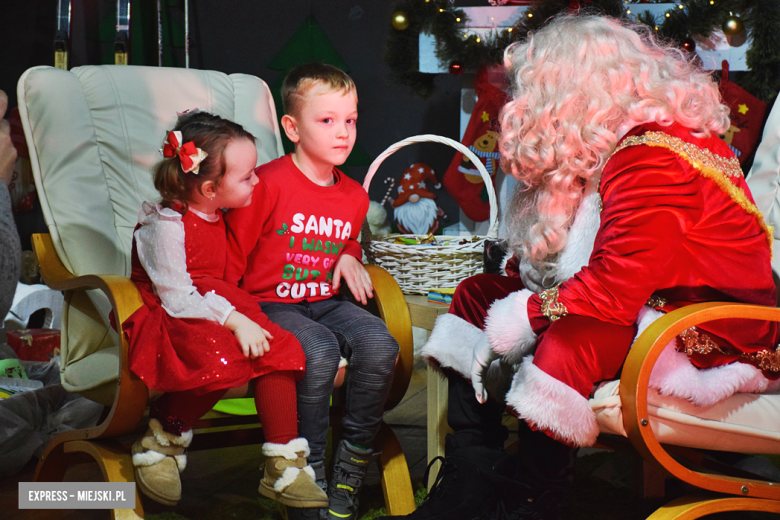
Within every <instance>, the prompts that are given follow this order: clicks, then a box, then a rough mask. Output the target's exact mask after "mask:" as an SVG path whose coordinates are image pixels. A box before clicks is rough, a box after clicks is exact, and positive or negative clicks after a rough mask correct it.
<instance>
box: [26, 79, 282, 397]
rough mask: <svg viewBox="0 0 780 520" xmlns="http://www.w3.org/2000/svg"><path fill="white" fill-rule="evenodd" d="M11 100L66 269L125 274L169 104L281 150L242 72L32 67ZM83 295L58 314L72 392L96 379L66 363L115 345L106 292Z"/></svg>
mask: <svg viewBox="0 0 780 520" xmlns="http://www.w3.org/2000/svg"><path fill="white" fill-rule="evenodd" d="M18 99H19V111H20V115H21V118H22V124H23V127H24V131H25V137H26V139H27V143H28V147H29V149H30V156H31V163H32V170H33V175H34V178H35V184H36V188H37V191H38V196H39V199H40V202H41V206H42V209H43V215H44V218H45V220H46V224H47V226H48V229H49V232H50V234H51V236H52V239H53V242H54V246H55V249H56V251H57V253H58V255H59V257H60V259H61V260H62V262H63V264H64V265H65V266H66V267H67V268H68V269H69V270H70V271H71V272H72V273H73V274H75V275H85V274H113V275H123V276H129V274H130V249H131V244H132V231H133V228H134V227H135V225H136V222H137V218H138V211H139V209H140V207H141V203H142V202H143V201H144V200H156V199H157V198H158V196H157V192H156V191H155V189H154V186H153V184H152V175H151V169H152V166H153V165H154V164H155V163H156V162H157V161H158V160H160V158H161V156H160V153H159V151H158V150H159V149H160V148H161V146H162V142H163V140H164V136H165V131H166V130H170V129H171V128H173V126H174V125H175V123H176V119H177V115H176V113H177V112H183V111H184V110H187V109H192V108H199V109H201V110H206V111H209V112H213V113H216V114H218V115H220V116H223V117H226V118H228V119H232V120H234V121H236V122H238V123H240V124H241V125H243V126H244V127H245V128H247V130H249V131H250V132H252V133H253V134H254V135H255V136H256V137H257V147H258V161H259V163H260V164H262V163H265V162H268V161H270V160H272V159H274V158H276V157H278V156H280V155H281V154H282V153H283V152H282V145H281V138H280V134H279V128H278V124H277V119H276V110H275V108H274V103H273V98H272V97H271V93H270V91H269V89H268V86H267V85H266V84H265V83H264V82H263V81H262V80H260V79H258V78H256V77H254V76H249V75H245V74H231V75H226V74H223V73H219V72H213V71H202V70H193V69H174V68H156V67H133V66H113V65H107V66H86V67H78V68H75V69H73V70H71V71H64V70H60V69H56V68H52V67H35V68H32V69H30V70H28V71H27V72H25V73H24V75H23V76H22V77H21V78H20V80H19V84H18ZM88 299H89V301H90V302H91V304H92V306H94V308H88V307H89V305H87V307H85V301H82V300H83V298H82V300H80V301H79V303H78V305H76V304H75V303H76V302H75V301H69V300H67V299H66V305H65V309H64V313H63V352H62V354H63V384H64V385H65V386H66V387H68V389H69V390H73V391H80V390H82V389H84V388H89V387H91V386H94V385H95V384H99V383H100V381H94V380H88V379H94V378H92V377H91V376H90V377H86V373H85V372H84V370H83V369H82V370H79V371H75V370H74V372H73V374H71V375H72V376H73V377H70V378H69V377H68V370H69V367H70V366H71V365H73V364H75V363H78V362H79V361H81V360H83V359H85V358H86V356H89V355H91V354H92V353H94V352H95V351H98V350H103V349H107V348H111V347H116V346H117V344H118V340H117V338H116V335H115V334H113V332H112V331H111V330H110V327H108V326H107V316H108V311H109V310H110V306H109V305H108V301H107V299H106V298H105V297H104V296H103V295H102V294H99V293H98V294H93V293H92V292H90V293H89V295H88ZM69 311H70V312H69ZM71 368H72V367H71ZM85 368H86V367H85ZM109 372H110V371H109ZM109 372H106V373H105V374H103V375H102V376H101V377H98V378H97V379H103V380H104V381H102V382H105V379H106V378H107V377H108V378H110V377H111V374H110V373H109ZM114 377H116V374H114Z"/></svg>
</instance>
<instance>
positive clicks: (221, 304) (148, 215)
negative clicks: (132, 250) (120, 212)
mask: <svg viewBox="0 0 780 520" xmlns="http://www.w3.org/2000/svg"><path fill="white" fill-rule="evenodd" d="M138 221H139V223H141V224H142V226H141V227H139V228H138V229H137V230H136V231H135V240H136V247H137V250H138V259H139V260H140V261H141V265H143V266H144V269H146V273H147V274H148V275H149V278H150V279H151V280H152V283H153V284H154V288H155V291H156V292H157V295H158V296H159V297H160V300H161V302H162V306H163V308H164V309H165V311H166V312H167V313H168V314H169V315H171V316H173V317H175V318H201V319H206V320H211V321H216V322H217V323H219V324H221V325H224V324H225V320H227V318H228V316H229V315H230V313H231V312H232V311H233V310H234V309H235V307H233V306H232V305H231V304H230V302H228V301H227V300H226V299H225V298H223V297H222V296H219V295H218V294H215V293H213V292H209V293H206V295H205V296H202V295H201V294H200V293H199V292H198V290H197V289H196V288H195V286H194V285H193V284H192V279H191V278H190V275H189V273H188V272H187V258H186V253H185V248H184V224H183V223H182V221H181V215H179V214H178V213H177V212H176V211H173V210H170V209H167V208H161V207H159V206H156V205H154V204H150V203H148V202H145V203H144V205H143V208H142V209H141V213H140V215H139V218H138Z"/></svg>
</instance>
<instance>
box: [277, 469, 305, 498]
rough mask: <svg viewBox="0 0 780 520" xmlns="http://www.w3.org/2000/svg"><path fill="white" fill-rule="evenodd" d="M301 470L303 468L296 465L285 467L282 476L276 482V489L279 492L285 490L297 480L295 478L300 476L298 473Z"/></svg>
mask: <svg viewBox="0 0 780 520" xmlns="http://www.w3.org/2000/svg"><path fill="white" fill-rule="evenodd" d="M300 472H301V470H299V469H298V468H296V467H295V466H290V467H287V468H285V469H284V472H283V473H282V476H281V477H279V478H278V479H276V482H274V491H276V492H277V493H281V492H282V491H284V490H285V488H286V487H287V486H289V485H290V484H292V483H293V482H295V479H297V478H298V474H299V473H300Z"/></svg>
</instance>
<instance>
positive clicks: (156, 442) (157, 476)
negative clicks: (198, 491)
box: [131, 419, 192, 506]
mask: <svg viewBox="0 0 780 520" xmlns="http://www.w3.org/2000/svg"><path fill="white" fill-rule="evenodd" d="M190 442H192V430H190V431H186V432H182V434H181V435H180V436H178V435H173V434H172V433H168V432H166V431H163V429H162V426H161V425H160V423H159V421H157V419H151V420H150V421H149V430H148V431H147V432H146V433H145V434H144V436H143V437H141V438H140V439H138V440H137V441H135V443H134V444H133V447H132V449H131V452H132V454H133V467H134V469H135V483H136V485H137V486H138V489H140V490H141V492H142V493H143V494H144V495H146V496H147V497H149V498H151V499H152V500H154V501H155V502H159V503H161V504H164V505H166V506H175V505H176V504H178V503H179V500H181V479H180V478H179V473H181V472H182V471H184V468H185V467H186V466H187V456H186V455H185V454H184V449H185V448H186V447H187V446H189V445H190Z"/></svg>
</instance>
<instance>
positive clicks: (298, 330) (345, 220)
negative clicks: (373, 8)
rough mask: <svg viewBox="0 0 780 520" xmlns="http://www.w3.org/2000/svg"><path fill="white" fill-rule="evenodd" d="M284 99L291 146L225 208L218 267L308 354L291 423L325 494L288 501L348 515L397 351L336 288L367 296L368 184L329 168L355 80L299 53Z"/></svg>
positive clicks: (349, 132)
mask: <svg viewBox="0 0 780 520" xmlns="http://www.w3.org/2000/svg"><path fill="white" fill-rule="evenodd" d="M282 104H283V107H284V114H285V115H284V116H283V117H282V127H283V128H284V131H285V133H286V134H287V137H289V138H290V140H291V141H292V142H293V143H295V151H294V152H292V153H291V154H289V155H286V156H284V157H281V158H279V159H276V160H274V161H272V162H270V163H268V164H265V165H263V166H260V167H258V168H257V170H256V173H257V177H258V179H259V181H260V182H259V183H258V184H257V186H256V187H255V191H254V194H253V198H252V203H251V205H250V206H248V207H245V208H240V209H236V210H234V211H231V212H230V213H228V214H227V217H226V222H227V225H228V228H229V230H230V232H229V238H228V241H229V244H230V245H229V248H230V251H229V253H228V257H229V258H228V262H227V267H226V272H225V279H226V280H227V281H229V282H232V283H236V284H239V283H240V286H241V288H243V289H245V290H247V291H248V292H250V293H251V294H252V295H253V296H254V297H255V299H256V300H257V301H258V303H260V304H261V305H262V308H263V311H264V312H265V314H266V315H267V316H268V317H269V318H270V319H271V320H272V321H273V322H275V323H277V324H279V325H280V326H281V327H282V328H284V329H287V330H289V331H290V332H292V333H293V334H295V336H296V337H297V338H298V340H299V341H300V342H301V345H302V346H303V350H304V352H305V354H306V375H305V376H304V378H303V379H302V380H301V381H300V382H299V383H298V413H299V416H300V426H299V428H300V431H299V434H300V435H301V436H302V437H305V438H306V439H307V440H308V441H309V447H310V449H311V453H310V455H309V457H308V460H309V463H310V465H311V466H312V468H314V471H315V475H316V480H317V483H318V484H320V485H321V486H322V488H323V489H326V491H327V492H328V498H329V502H330V505H329V508H328V510H307V509H296V510H292V509H288V514H289V516H290V518H291V519H293V518H331V519H334V520H335V519H339V520H343V519H353V518H355V516H356V513H357V507H358V490H359V488H360V485H361V483H362V481H363V478H364V477H365V474H366V470H367V468H368V466H369V464H370V462H371V461H372V455H374V451H373V449H372V442H373V439H374V436H375V435H376V433H377V431H378V429H379V424H380V421H381V420H382V413H383V411H384V405H385V400H386V399H387V394H388V391H389V389H390V384H391V382H392V376H393V367H394V366H395V360H396V356H397V354H398V343H396V341H395V340H394V339H393V337H392V336H391V335H390V334H389V333H388V331H387V327H385V324H384V322H383V321H382V320H380V319H379V318H377V317H375V316H373V315H372V314H370V313H369V312H367V311H366V310H364V309H362V308H360V307H359V306H357V305H354V304H352V303H350V302H349V301H347V300H346V299H345V297H344V296H343V293H344V292H345V290H347V288H348V290H349V291H351V293H352V295H353V296H354V297H355V299H356V300H357V301H359V302H361V303H363V304H365V303H366V301H367V299H368V298H371V297H372V296H373V292H372V291H373V288H372V286H371V279H370V278H369V276H368V273H367V272H366V270H365V268H364V267H363V264H362V263H361V261H360V258H361V256H362V254H361V249H360V244H359V243H358V242H357V236H358V233H359V231H360V227H361V224H362V223H363V220H364V219H365V216H366V211H367V210H368V196H367V194H366V192H365V190H363V188H362V187H361V186H360V184H358V183H357V182H355V181H354V180H352V179H350V178H349V177H347V176H346V175H344V174H343V173H342V172H341V171H339V170H338V169H336V168H335V166H337V165H341V164H342V163H344V161H345V160H346V159H347V157H348V156H349V153H350V152H351V151H352V147H353V145H354V144H355V132H356V122H357V92H356V89H355V84H354V83H353V82H352V79H351V78H350V77H349V76H347V75H346V74H345V73H344V72H342V71H341V70H339V69H337V68H335V67H332V66H330V65H323V64H319V63H315V64H309V65H302V66H300V67H297V68H295V69H293V70H292V71H291V72H290V74H289V75H288V76H287V77H286V78H285V80H284V83H283V85H282ZM345 284H346V286H347V288H345V287H344V285H345ZM342 355H343V356H344V357H345V358H347V359H348V360H349V367H350V371H349V380H348V382H347V402H346V416H345V417H344V421H343V440H342V441H341V442H340V443H339V445H338V446H337V447H336V449H335V450H334V452H333V468H332V474H331V482H330V486H328V485H327V481H326V477H325V467H324V457H325V447H326V444H327V433H328V419H329V407H330V395H331V393H332V392H333V380H334V378H335V376H336V372H337V371H338V367H339V361H340V359H341V356H342Z"/></svg>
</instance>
